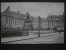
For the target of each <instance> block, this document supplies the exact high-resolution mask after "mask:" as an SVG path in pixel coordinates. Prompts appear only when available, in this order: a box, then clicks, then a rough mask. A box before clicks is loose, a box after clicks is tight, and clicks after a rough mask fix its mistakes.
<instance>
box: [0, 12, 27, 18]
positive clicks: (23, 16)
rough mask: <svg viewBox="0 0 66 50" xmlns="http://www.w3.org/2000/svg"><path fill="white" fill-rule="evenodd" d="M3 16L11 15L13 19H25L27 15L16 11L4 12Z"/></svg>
mask: <svg viewBox="0 0 66 50" xmlns="http://www.w3.org/2000/svg"><path fill="white" fill-rule="evenodd" d="M1 15H9V16H13V17H18V18H25V17H26V15H24V14H21V13H18V12H14V11H8V12H7V11H3V12H2V13H1Z"/></svg>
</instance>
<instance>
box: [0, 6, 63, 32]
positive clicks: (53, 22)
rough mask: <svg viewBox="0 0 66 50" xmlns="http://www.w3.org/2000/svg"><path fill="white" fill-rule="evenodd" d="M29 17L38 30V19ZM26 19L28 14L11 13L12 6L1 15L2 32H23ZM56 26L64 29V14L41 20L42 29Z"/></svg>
mask: <svg viewBox="0 0 66 50" xmlns="http://www.w3.org/2000/svg"><path fill="white" fill-rule="evenodd" d="M29 17H30V20H32V26H33V28H37V29H38V24H39V22H38V21H39V20H38V18H35V17H32V16H31V15H30V16H29ZM26 18H27V15H26V14H22V13H20V11H17V12H14V11H10V6H8V7H7V8H6V10H5V11H3V12H2V13H1V30H2V31H3V30H13V29H18V30H22V28H23V25H24V20H25V19H26ZM55 26H61V27H64V14H63V15H52V16H48V17H47V18H45V19H42V20H41V28H42V29H46V28H54V27H55Z"/></svg>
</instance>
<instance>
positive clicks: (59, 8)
mask: <svg viewBox="0 0 66 50" xmlns="http://www.w3.org/2000/svg"><path fill="white" fill-rule="evenodd" d="M8 6H10V10H11V11H14V12H17V11H20V13H22V14H26V12H29V14H30V15H31V16H34V17H38V16H40V17H42V18H46V17H47V16H48V15H49V14H50V15H62V14H63V12H64V3H63V2H1V12H3V11H4V10H5V9H6V8H7V7H8Z"/></svg>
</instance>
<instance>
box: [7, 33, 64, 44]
mask: <svg viewBox="0 0 66 50" xmlns="http://www.w3.org/2000/svg"><path fill="white" fill-rule="evenodd" d="M55 43H64V33H60V35H59V34H54V35H51V36H45V37H40V38H34V39H28V40H21V41H14V42H9V43H6V44H55Z"/></svg>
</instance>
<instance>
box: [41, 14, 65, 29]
mask: <svg viewBox="0 0 66 50" xmlns="http://www.w3.org/2000/svg"><path fill="white" fill-rule="evenodd" d="M42 22H43V23H42V27H43V28H54V27H56V26H57V27H64V14H63V15H52V16H48V17H47V18H46V19H43V21H42Z"/></svg>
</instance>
